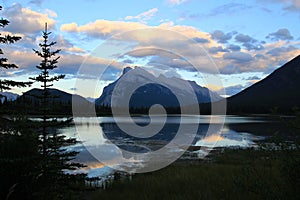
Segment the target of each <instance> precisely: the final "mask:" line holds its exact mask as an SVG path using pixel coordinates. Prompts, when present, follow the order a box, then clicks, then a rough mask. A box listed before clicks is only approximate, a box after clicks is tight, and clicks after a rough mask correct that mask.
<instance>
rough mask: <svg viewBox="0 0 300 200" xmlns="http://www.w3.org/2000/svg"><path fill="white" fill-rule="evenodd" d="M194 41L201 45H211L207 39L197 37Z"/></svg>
mask: <svg viewBox="0 0 300 200" xmlns="http://www.w3.org/2000/svg"><path fill="white" fill-rule="evenodd" d="M193 39H194V40H195V41H196V42H198V43H201V44H204V43H209V40H208V39H205V38H199V37H195V38H193Z"/></svg>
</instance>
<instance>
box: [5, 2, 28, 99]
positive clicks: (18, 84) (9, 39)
mask: <svg viewBox="0 0 300 200" xmlns="http://www.w3.org/2000/svg"><path fill="white" fill-rule="evenodd" d="M0 10H2V6H0ZM8 24H9V21H8V20H7V19H3V18H1V19H0V27H1V28H4V27H5V26H7V25H8ZM20 39H21V37H19V36H11V35H9V34H7V35H2V34H1V33H0V43H2V44H12V43H15V42H16V41H18V40H20ZM3 54H4V53H3V51H2V49H0V55H3ZM0 68H2V69H14V68H18V66H17V65H16V64H11V63H8V59H7V58H5V57H0ZM31 84H32V82H21V81H13V80H7V79H2V80H1V79H0V92H3V90H10V89H11V88H12V87H27V86H30V85H31ZM0 97H3V95H1V94H0Z"/></svg>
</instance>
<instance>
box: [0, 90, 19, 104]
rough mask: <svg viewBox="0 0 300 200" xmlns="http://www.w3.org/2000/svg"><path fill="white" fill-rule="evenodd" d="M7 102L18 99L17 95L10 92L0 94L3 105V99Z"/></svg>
mask: <svg viewBox="0 0 300 200" xmlns="http://www.w3.org/2000/svg"><path fill="white" fill-rule="evenodd" d="M4 96H5V97H6V98H7V100H8V101H14V100H16V99H17V98H18V96H19V95H18V94H15V93H12V92H0V101H1V102H2V103H3V101H4V99H5V97H4Z"/></svg>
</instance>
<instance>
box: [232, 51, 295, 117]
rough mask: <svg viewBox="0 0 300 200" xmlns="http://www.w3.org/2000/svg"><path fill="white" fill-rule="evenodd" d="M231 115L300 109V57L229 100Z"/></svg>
mask: <svg viewBox="0 0 300 200" xmlns="http://www.w3.org/2000/svg"><path fill="white" fill-rule="evenodd" d="M227 105H228V111H229V113H237V112H239V113H268V112H270V110H271V109H273V110H278V111H279V112H291V110H292V108H293V107H295V106H297V107H298V108H300V55H299V56H297V57H295V58H294V59H292V60H291V61H289V62H287V63H286V64H284V65H283V66H282V67H280V68H278V69H276V70H275V71H274V72H273V73H271V74H270V75H269V76H267V77H266V78H264V79H263V80H261V81H259V82H257V83H255V84H253V85H252V86H250V87H248V88H246V89H245V90H243V91H241V92H240V93H238V94H236V95H234V96H232V97H229V98H228V99H227Z"/></svg>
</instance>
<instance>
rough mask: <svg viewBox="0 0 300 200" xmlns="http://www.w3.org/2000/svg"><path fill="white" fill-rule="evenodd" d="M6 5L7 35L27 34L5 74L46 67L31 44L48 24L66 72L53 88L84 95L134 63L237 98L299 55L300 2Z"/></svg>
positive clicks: (10, 51) (76, 0)
mask: <svg viewBox="0 0 300 200" xmlns="http://www.w3.org/2000/svg"><path fill="white" fill-rule="evenodd" d="M1 5H2V7H3V9H2V11H0V16H1V17H3V18H6V19H8V20H9V21H10V24H9V25H8V26H6V27H5V28H2V29H1V30H0V32H1V34H12V35H18V36H21V37H22V39H21V40H20V41H18V42H17V43H15V44H9V45H3V44H1V49H2V50H3V52H4V56H5V57H7V58H8V59H9V62H10V63H15V64H17V65H18V66H19V68H18V69H14V70H2V71H0V78H1V79H6V78H7V79H9V78H10V79H14V80H25V81H26V80H28V77H32V76H36V75H37V74H38V73H39V71H38V70H37V69H36V68H35V66H36V65H38V64H39V62H40V59H39V57H38V56H37V55H36V54H34V52H33V50H32V49H38V48H39V47H38V43H39V42H40V41H41V34H42V31H43V29H44V25H45V22H47V24H48V26H49V30H50V31H51V32H52V34H51V35H50V39H51V40H53V41H56V42H57V44H56V45H55V48H58V49H61V52H60V59H59V64H58V68H57V69H55V70H54V71H53V73H54V74H66V78H65V79H64V80H61V81H59V82H57V83H54V87H55V88H58V89H61V90H64V91H66V92H69V93H78V94H80V95H82V96H85V97H94V98H96V97H99V96H100V95H101V93H102V89H103V87H104V86H105V85H107V84H108V83H111V82H112V81H114V80H116V79H117V78H118V77H119V76H120V75H121V73H122V69H123V68H125V67H127V66H130V67H134V66H140V67H144V68H145V69H147V70H148V71H149V72H151V73H153V74H155V75H159V74H162V75H164V76H167V77H173V76H174V77H180V78H184V79H189V80H194V81H196V82H197V83H198V84H200V85H202V86H206V87H208V88H209V89H211V90H213V91H216V92H219V91H221V90H222V89H223V88H224V89H225V92H226V93H225V94H223V96H231V95H233V94H236V93H237V92H239V91H241V90H242V89H245V88H246V87H249V86H250V85H252V84H254V83H255V82H257V81H259V80H261V79H262V78H264V77H266V76H267V75H269V74H270V73H272V72H273V71H274V70H275V69H277V68H278V67H280V66H281V65H283V64H284V63H286V62H287V61H289V60H291V59H292V58H294V57H296V56H297V55H299V54H300V26H299V24H300V0H248V1H217V0H211V1H203V0H198V1H197V0H162V1H145V0H130V1H116V0H110V1H98V0H72V1H71V0H64V1H58V0H51V1H50V0H48V1H46V0H31V1H25V0H24V1H23V0H20V1H12V0H2V2H1ZM79 79H80V81H79V82H80V86H81V90H79V89H78V80H79ZM95 81H97V82H95ZM82 85H83V86H82ZM39 86H40V84H37V83H35V84H34V85H33V87H39ZM82 88H83V89H82ZM27 90H28V88H13V89H12V90H11V92H14V93H18V94H21V93H22V92H24V91H27Z"/></svg>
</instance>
